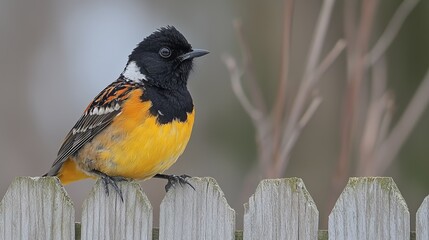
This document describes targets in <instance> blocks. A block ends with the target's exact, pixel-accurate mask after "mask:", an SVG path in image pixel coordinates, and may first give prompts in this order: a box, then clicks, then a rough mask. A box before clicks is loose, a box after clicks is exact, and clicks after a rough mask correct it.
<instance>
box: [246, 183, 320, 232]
mask: <svg viewBox="0 0 429 240" xmlns="http://www.w3.org/2000/svg"><path fill="white" fill-rule="evenodd" d="M318 223H319V212H318V210H317V208H316V205H315V204H314V202H313V199H312V198H311V196H310V194H309V193H308V192H307V189H305V186H304V182H303V181H302V179H300V178H286V179H272V180H263V181H262V182H261V183H260V184H259V185H258V187H257V189H256V192H255V194H254V195H253V196H252V197H250V199H249V202H248V203H246V204H245V205H244V239H245V240H259V239H266V240H271V239H273V240H275V239H285V240H292V239H300V240H303V239H312V240H316V239H317V231H318Z"/></svg>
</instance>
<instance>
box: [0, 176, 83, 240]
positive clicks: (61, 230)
mask: <svg viewBox="0 0 429 240" xmlns="http://www.w3.org/2000/svg"><path fill="white" fill-rule="evenodd" d="M74 214H75V213H74V208H73V203H72V202H71V201H70V198H69V197H68V196H67V193H66V192H65V190H64V188H63V187H62V186H61V185H60V184H59V182H58V179H56V178H40V177H34V178H31V177H17V178H16V179H15V180H14V181H13V182H12V184H11V185H10V186H9V189H8V190H7V192H6V194H5V196H4V197H3V200H2V201H1V203H0V239H5V240H6V239H47V240H49V239H66V240H74V239H75V236H74V221H75V220H74Z"/></svg>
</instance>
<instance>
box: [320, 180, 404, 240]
mask: <svg viewBox="0 0 429 240" xmlns="http://www.w3.org/2000/svg"><path fill="white" fill-rule="evenodd" d="M328 232H329V239H330V240H336V239H338V240H343V239H348V240H364V239H368V240H372V239H389V240H394V239H398V240H406V239H410V213H409V212H408V208H407V205H406V203H405V201H404V199H403V197H402V195H401V193H400V192H399V189H398V188H397V186H396V184H395V183H394V182H393V180H392V178H385V177H367V178H350V180H349V182H348V184H347V186H346V188H345V189H344V191H343V192H342V193H341V195H340V197H339V199H338V200H337V202H336V204H335V206H334V209H333V210H332V212H331V214H330V215H329V227H328Z"/></svg>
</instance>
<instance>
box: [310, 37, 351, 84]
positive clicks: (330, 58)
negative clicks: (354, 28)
mask: <svg viewBox="0 0 429 240" xmlns="http://www.w3.org/2000/svg"><path fill="white" fill-rule="evenodd" d="M345 48H346V41H345V40H344V39H339V40H338V41H337V43H336V44H335V46H334V47H333V48H332V49H331V51H329V53H328V55H326V57H325V58H324V59H323V60H322V62H321V63H320V64H319V66H318V67H317V69H316V71H314V75H315V76H314V78H315V79H319V78H320V77H322V75H323V74H324V73H325V72H326V70H328V68H329V67H330V66H331V65H332V64H333V63H334V61H335V60H336V59H337V58H338V56H340V54H341V53H342V52H343V50H344V49H345Z"/></svg>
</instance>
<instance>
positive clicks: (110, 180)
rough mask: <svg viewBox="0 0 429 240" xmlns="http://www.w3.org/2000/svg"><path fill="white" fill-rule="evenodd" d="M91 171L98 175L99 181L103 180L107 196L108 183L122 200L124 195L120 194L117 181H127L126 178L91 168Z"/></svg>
mask: <svg viewBox="0 0 429 240" xmlns="http://www.w3.org/2000/svg"><path fill="white" fill-rule="evenodd" d="M92 172H93V173H94V174H96V175H98V176H100V178H101V181H102V182H103V185H104V191H105V192H106V195H107V196H109V184H110V185H112V187H113V189H114V190H115V191H116V193H117V194H118V195H119V197H120V198H121V201H122V202H124V197H123V195H122V191H121V188H119V186H118V184H117V182H123V181H128V179H126V178H124V177H119V176H114V177H112V176H109V175H107V174H105V173H103V172H100V171H98V170H92Z"/></svg>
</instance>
